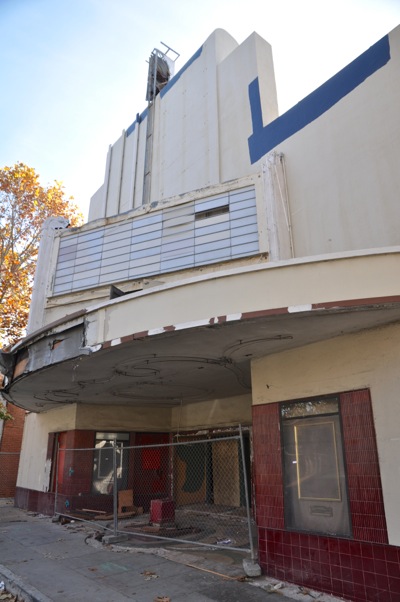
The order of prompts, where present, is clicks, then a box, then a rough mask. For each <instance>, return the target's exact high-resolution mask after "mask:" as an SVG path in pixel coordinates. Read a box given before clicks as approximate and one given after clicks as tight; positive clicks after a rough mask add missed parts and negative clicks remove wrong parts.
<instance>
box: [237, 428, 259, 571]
mask: <svg viewBox="0 0 400 602" xmlns="http://www.w3.org/2000/svg"><path fill="white" fill-rule="evenodd" d="M239 438H240V451H241V453H242V466H243V480H244V495H245V499H246V513H247V528H248V531H249V544H250V557H251V560H252V561H253V562H254V561H255V560H256V558H257V556H256V553H255V551H254V543H253V534H252V531H251V514H250V500H249V492H248V489H247V471H246V458H245V455H244V445H243V432H242V425H241V424H239Z"/></svg>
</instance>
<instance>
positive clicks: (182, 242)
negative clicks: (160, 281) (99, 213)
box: [53, 186, 259, 295]
mask: <svg viewBox="0 0 400 602" xmlns="http://www.w3.org/2000/svg"><path fill="white" fill-rule="evenodd" d="M258 252H259V241H258V226H257V209H256V199H255V190H254V187H253V186H250V187H247V188H241V189H239V190H236V191H231V192H227V193H226V194H222V195H216V196H213V197H208V198H206V199H200V200H198V201H191V202H188V203H185V204H182V205H179V206H177V207H169V208H167V209H161V210H159V211H157V212H155V213H153V214H150V215H146V216H142V217H136V218H132V219H130V220H127V221H126V222H123V223H119V224H110V225H109V226H104V227H102V228H96V229H94V230H90V231H86V232H80V233H76V234H70V235H67V236H62V237H61V241H60V248H59V253H58V260H57V267H56V273H55V279H54V286H53V294H54V295H59V294H64V293H70V292H75V291H78V290H83V289H87V288H93V287H95V286H100V285H105V284H113V283H115V282H123V281H126V280H134V279H137V278H142V277H146V276H151V275H157V274H162V273H166V272H172V271H176V270H181V269H184V268H190V267H197V266H201V265H207V264H210V263H216V262H218V261H226V260H229V259H235V258H238V257H246V256H250V255H254V254H256V253H258Z"/></svg>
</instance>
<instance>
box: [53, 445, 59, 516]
mask: <svg viewBox="0 0 400 602" xmlns="http://www.w3.org/2000/svg"><path fill="white" fill-rule="evenodd" d="M59 461H60V442H59V440H58V437H57V453H56V465H55V481H56V491H55V495H54V516H55V515H56V514H57V502H58V463H59Z"/></svg>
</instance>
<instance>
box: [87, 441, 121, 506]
mask: <svg viewBox="0 0 400 602" xmlns="http://www.w3.org/2000/svg"><path fill="white" fill-rule="evenodd" d="M128 445H129V433H96V443H95V446H96V449H95V452H94V458H93V483H92V491H93V493H102V494H110V493H112V491H113V486H114V446H115V450H116V452H115V455H116V458H115V460H116V470H117V487H118V491H119V490H121V489H127V481H128V462H129V456H128V450H126V449H125V448H126V447H127V446H128Z"/></svg>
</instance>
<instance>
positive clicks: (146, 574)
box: [0, 500, 337, 602]
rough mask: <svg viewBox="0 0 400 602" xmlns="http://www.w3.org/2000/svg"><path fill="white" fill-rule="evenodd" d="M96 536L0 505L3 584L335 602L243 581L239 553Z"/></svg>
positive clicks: (140, 599) (30, 596) (201, 600)
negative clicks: (141, 545)
mask: <svg viewBox="0 0 400 602" xmlns="http://www.w3.org/2000/svg"><path fill="white" fill-rule="evenodd" d="M94 535H95V531H94V527H93V526H92V525H90V524H88V523H77V522H74V523H69V524H66V525H61V523H59V522H52V519H51V518H50V517H44V516H41V515H35V514H32V513H28V512H25V511H23V510H20V509H17V508H14V507H13V501H12V500H0V581H3V582H4V583H5V587H6V590H7V591H9V592H10V593H14V594H18V595H19V596H20V598H19V599H20V600H23V601H24V602H31V601H32V602H50V601H53V602H58V601H60V602H61V601H62V602H73V601H78V600H79V602H84V601H86V602H92V601H93V602H94V601H95V602H125V601H128V600H129V601H136V602H154V600H158V599H159V600H161V601H163V602H164V601H165V602H267V601H268V602H278V601H279V602H285V601H287V602H292V601H293V600H302V602H312V601H315V600H318V602H333V601H334V600H335V598H333V597H331V596H327V595H325V594H318V593H317V592H310V594H311V595H310V594H308V593H307V592H305V591H304V590H303V591H301V590H300V589H299V588H298V587H296V586H291V585H289V584H279V585H280V586H279V587H278V589H277V590H275V591H274V590H273V587H274V586H275V585H276V584H277V581H275V580H270V579H267V578H265V577H257V578H245V574H244V570H243V566H242V558H243V557H244V556H242V558H240V554H239V555H236V556H235V555H234V554H227V555H226V556H224V554H223V553H222V554H221V552H220V551H214V552H213V551H212V550H210V551H209V552H207V551H202V550H200V549H199V550H196V549H195V548H194V547H193V546H191V547H190V548H189V549H185V548H183V549H182V548H179V549H173V546H170V547H169V548H158V547H151V548H149V547H145V548H142V549H140V548H133V547H128V546H124V545H123V544H118V545H104V544H103V543H101V542H100V541H97V540H96V538H95V537H94ZM158 545H159V544H157V543H155V544H154V546H158ZM336 600H337V599H336Z"/></svg>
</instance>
